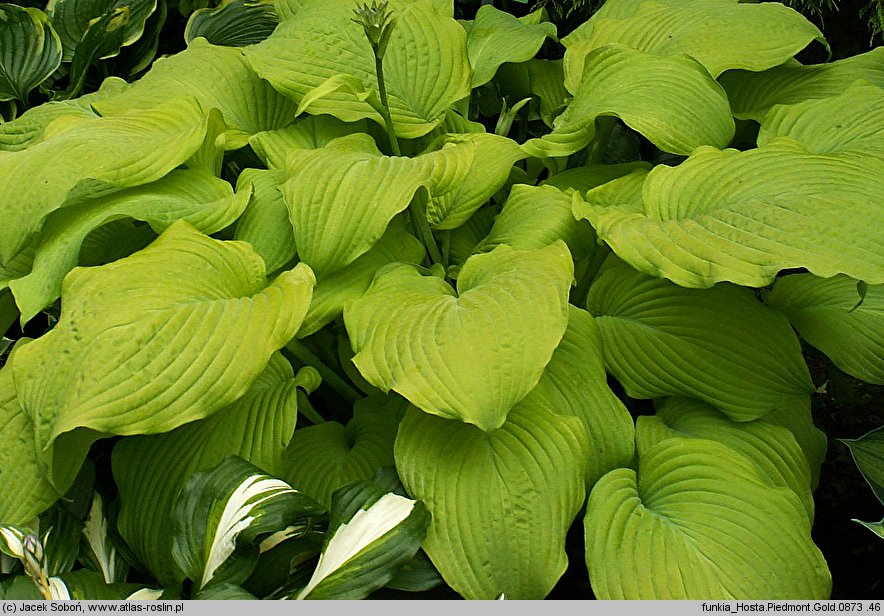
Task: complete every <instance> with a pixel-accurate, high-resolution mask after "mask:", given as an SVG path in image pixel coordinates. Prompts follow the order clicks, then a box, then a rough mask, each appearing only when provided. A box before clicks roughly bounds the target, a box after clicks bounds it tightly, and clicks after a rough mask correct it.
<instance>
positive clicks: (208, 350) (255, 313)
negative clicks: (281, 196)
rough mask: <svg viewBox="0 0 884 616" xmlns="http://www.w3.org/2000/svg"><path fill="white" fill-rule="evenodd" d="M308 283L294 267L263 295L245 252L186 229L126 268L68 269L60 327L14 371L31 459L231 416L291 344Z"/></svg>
mask: <svg viewBox="0 0 884 616" xmlns="http://www.w3.org/2000/svg"><path fill="white" fill-rule="evenodd" d="M314 280H315V279H314V277H313V274H312V273H311V272H310V269H309V268H308V267H306V266H305V265H298V266H297V267H296V268H295V269H293V270H291V271H288V272H284V273H282V274H281V275H280V276H279V277H277V279H276V280H275V281H274V282H273V283H272V284H270V285H269V286H268V285H267V280H266V278H265V274H264V263H263V262H262V261H261V258H260V257H259V256H258V255H256V254H255V253H254V251H252V249H251V248H250V247H249V246H248V244H245V243H240V242H222V241H218V240H214V239H211V238H209V237H207V236H205V235H202V234H201V233H199V232H198V231H196V230H195V229H193V227H191V226H190V225H189V224H187V223H186V222H178V223H175V224H173V225H172V226H171V227H169V229H168V230H167V231H165V232H164V233H163V234H162V235H161V236H160V237H159V238H158V239H157V240H156V241H155V242H154V243H153V244H151V245H150V246H149V247H147V248H145V249H144V250H142V251H140V252H138V253H136V254H134V255H132V256H130V257H127V258H125V259H121V260H120V261H116V262H114V263H111V264H109V265H104V266H101V267H94V268H80V269H75V270H74V271H72V272H71V273H70V274H68V276H67V278H66V279H65V284H64V288H63V290H62V298H63V306H64V307H63V309H62V314H61V318H60V320H59V324H58V325H57V326H56V327H55V328H54V329H52V330H51V331H50V332H49V333H48V334H46V335H44V336H43V337H42V338H40V339H39V340H36V341H34V342H32V343H30V344H29V345H28V346H26V347H24V348H22V350H21V352H20V353H19V355H18V357H17V358H16V362H15V363H14V365H13V375H14V378H15V385H16V389H17V390H18V393H19V397H20V399H21V402H22V406H23V407H24V409H25V412H26V413H27V414H28V415H29V416H30V417H31V419H32V420H33V421H34V426H35V433H36V436H37V447H38V448H39V449H40V450H46V449H48V448H49V447H50V446H51V445H52V443H53V441H54V440H55V439H56V438H57V437H58V436H59V435H61V434H64V433H66V432H69V431H71V430H76V429H77V428H82V427H88V428H91V429H93V430H99V431H102V432H106V433H114V434H123V435H126V434H150V433H156V432H166V431H168V430H171V429H172V428H175V427H177V426H179V425H181V424H183V423H186V422H188V421H193V420H195V419H200V418H202V417H206V416H208V415H210V414H212V413H214V412H215V411H217V410H218V409H220V408H222V407H224V406H226V405H227V404H230V403H231V402H233V401H234V400H236V399H237V398H239V397H240V396H242V395H243V394H245V393H246V391H247V390H248V388H249V386H250V385H251V383H252V382H253V381H254V380H255V378H257V376H258V375H259V374H260V373H261V371H262V370H263V369H264V367H265V366H266V365H267V362H268V361H269V359H270V356H271V354H272V353H273V352H274V351H275V350H277V349H279V348H281V347H282V346H283V344H285V342H286V341H288V340H290V339H291V338H292V336H294V334H295V332H296V331H297V329H298V327H299V326H300V324H301V320H302V319H303V317H304V314H305V313H306V312H307V305H308V304H309V302H310V295H311V292H312V288H313V284H314ZM243 348H247V349H248V350H249V352H248V353H243ZM47 362H51V363H52V364H53V365H54V367H55V368H54V369H53V370H51V371H47V370H45V369H44V366H45V365H46V363H47Z"/></svg>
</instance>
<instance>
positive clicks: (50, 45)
mask: <svg viewBox="0 0 884 616" xmlns="http://www.w3.org/2000/svg"><path fill="white" fill-rule="evenodd" d="M60 64H61V41H60V40H59V38H58V34H56V33H55V30H54V29H53V28H52V26H51V25H50V23H49V20H48V19H47V18H46V14H45V13H43V11H41V10H40V9H35V8H31V7H20V6H17V5H15V4H3V5H2V6H0V101H8V100H11V99H18V100H20V101H24V102H26V101H27V100H28V94H29V93H30V91H31V90H33V89H34V88H36V87H37V86H38V85H40V84H41V83H43V82H44V81H45V80H46V79H47V78H48V77H49V76H50V75H52V73H54V72H55V69H57V68H58V66H59V65H60Z"/></svg>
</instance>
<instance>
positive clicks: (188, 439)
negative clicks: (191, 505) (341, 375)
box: [112, 353, 319, 587]
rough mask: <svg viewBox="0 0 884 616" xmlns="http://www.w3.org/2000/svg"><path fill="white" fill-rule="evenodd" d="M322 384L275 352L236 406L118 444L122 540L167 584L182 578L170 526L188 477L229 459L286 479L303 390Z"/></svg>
mask: <svg viewBox="0 0 884 616" xmlns="http://www.w3.org/2000/svg"><path fill="white" fill-rule="evenodd" d="M318 385H319V382H318V379H317V378H316V373H315V372H314V371H313V370H312V369H303V370H301V371H299V372H298V374H297V375H293V373H292V368H291V364H289V363H288V361H286V360H285V358H283V357H282V355H280V354H279V353H274V354H273V356H272V357H271V358H270V362H269V363H268V365H267V368H266V369H265V370H264V372H262V373H261V375H260V376H259V377H258V378H257V379H256V380H255V382H254V383H253V384H252V386H251V388H250V389H249V391H248V392H247V393H246V395H245V396H243V397H242V398H240V399H238V400H237V401H236V402H234V403H233V404H231V405H230V406H228V407H226V408H224V409H221V410H220V411H218V412H217V413H215V414H214V415H212V416H211V417H207V418H206V419H202V420H200V421H195V422H191V423H188V424H185V425H183V426H181V427H179V428H176V429H175V430H173V431H172V432H168V433H165V434H156V435H152V436H141V437H132V438H126V439H123V440H122V441H120V443H119V444H117V445H116V447H115V448H114V452H113V458H112V467H113V473H114V479H115V481H116V483H117V485H118V486H119V489H120V504H121V508H120V515H119V520H118V523H117V525H118V528H119V531H120V534H121V535H122V536H123V538H124V539H125V540H126V542H127V543H128V545H129V547H130V548H131V549H132V550H133V551H134V552H135V554H136V555H137V556H138V559H139V560H140V561H141V562H142V563H143V565H144V566H145V568H146V569H147V570H148V571H150V572H151V573H152V574H153V575H154V577H156V578H157V579H158V580H159V581H160V582H161V583H162V584H163V585H164V586H167V587H173V586H174V585H176V584H179V583H180V582H181V580H183V579H184V573H182V572H181V570H180V569H179V568H178V566H177V565H176V564H175V561H174V560H173V559H172V556H171V552H170V550H171V547H172V537H171V535H170V534H169V525H170V524H171V519H172V518H171V516H172V510H173V507H174V503H175V502H176V500H177V498H178V495H179V493H180V491H181V488H182V486H183V485H184V483H185V481H186V480H187V478H188V477H190V476H191V475H192V474H193V473H196V472H199V471H205V470H208V469H210V468H212V467H214V466H216V465H217V464H219V463H220V462H221V460H222V459H224V458H225V457H226V456H229V455H236V456H239V457H241V458H242V459H244V460H246V461H247V462H250V463H252V464H254V465H255V466H257V467H259V468H261V469H264V470H265V471H266V472H268V473H271V474H273V475H275V476H280V477H281V476H283V474H284V469H285V464H284V457H283V456H284V452H285V449H286V447H287V446H288V444H289V442H290V441H291V438H292V433H293V432H294V431H295V424H296V422H297V413H298V401H297V390H298V388H302V389H305V390H306V391H308V392H311V391H313V390H314V389H315V388H316V387H317V386H318Z"/></svg>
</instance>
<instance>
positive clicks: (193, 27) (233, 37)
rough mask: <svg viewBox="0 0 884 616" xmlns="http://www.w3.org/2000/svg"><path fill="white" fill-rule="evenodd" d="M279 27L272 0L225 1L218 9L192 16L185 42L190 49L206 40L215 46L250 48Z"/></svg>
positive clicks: (200, 10)
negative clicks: (199, 38) (195, 41)
mask: <svg viewBox="0 0 884 616" xmlns="http://www.w3.org/2000/svg"><path fill="white" fill-rule="evenodd" d="M278 23H279V18H278V17H277V16H276V13H275V12H274V10H273V2H271V1H269V0H222V2H221V3H220V4H219V5H218V6H217V7H214V8H209V7H206V8H202V9H197V10H196V11H194V12H193V13H191V15H190V18H189V19H188V20H187V26H186V27H185V28H184V40H185V41H187V44H188V45H189V44H190V43H192V42H193V41H194V40H195V39H196V38H197V37H202V38H204V39H206V40H207V41H209V42H210V43H212V44H213V45H225V46H228V47H246V46H248V45H257V44H258V43H260V42H261V41H263V40H264V39H266V38H267V37H268V36H270V34H271V33H272V32H273V30H274V29H275V28H276V25H277V24H278Z"/></svg>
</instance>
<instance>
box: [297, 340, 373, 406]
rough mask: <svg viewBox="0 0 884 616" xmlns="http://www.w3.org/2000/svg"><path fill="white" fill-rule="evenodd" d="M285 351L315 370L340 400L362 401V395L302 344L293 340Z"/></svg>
mask: <svg viewBox="0 0 884 616" xmlns="http://www.w3.org/2000/svg"><path fill="white" fill-rule="evenodd" d="M285 348H286V350H288V351H289V352H291V354H292V355H294V356H295V357H296V358H297V359H298V360H299V361H300V362H301V363H303V364H304V365H306V366H312V367H313V368H316V371H317V372H319V375H320V376H321V377H322V380H323V381H324V382H325V383H327V384H328V386H329V387H331V388H332V389H334V390H335V391H336V392H337V393H338V394H339V395H340V396H341V397H342V398H344V399H345V400H349V401H350V402H356V401H357V400H361V399H362V397H363V396H362V395H360V393H359V392H358V391H356V390H355V389H353V388H352V387H350V385H348V384H347V382H346V381H345V380H344V379H343V378H341V377H340V376H339V375H338V373H337V372H335V371H334V370H332V369H331V368H330V367H329V366H328V365H327V364H326V363H325V362H323V361H322V360H321V359H319V357H317V356H316V355H315V354H314V353H313V352H312V351H311V350H310V349H308V348H307V347H306V346H305V345H304V343H303V342H301V341H300V340H298V339H297V338H294V339H292V340H290V341H289V342H288V343H287V344H286V345H285Z"/></svg>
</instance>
